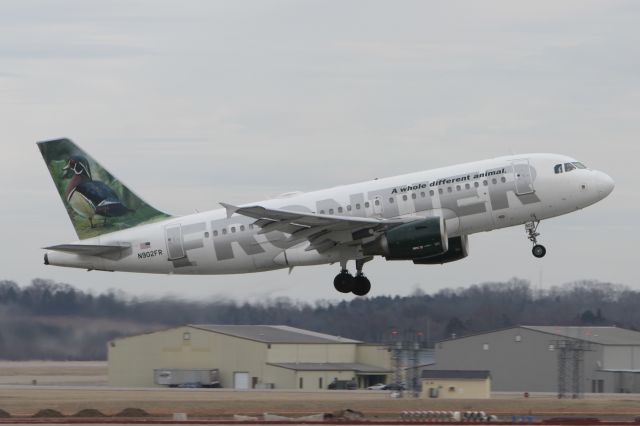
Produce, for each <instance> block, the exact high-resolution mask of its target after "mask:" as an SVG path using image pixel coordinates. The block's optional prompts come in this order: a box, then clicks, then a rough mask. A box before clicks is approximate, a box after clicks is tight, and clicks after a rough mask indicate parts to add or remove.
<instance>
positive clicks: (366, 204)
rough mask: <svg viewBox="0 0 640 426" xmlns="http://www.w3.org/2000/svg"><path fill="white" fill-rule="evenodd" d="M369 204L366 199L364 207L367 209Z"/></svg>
mask: <svg viewBox="0 0 640 426" xmlns="http://www.w3.org/2000/svg"><path fill="white" fill-rule="evenodd" d="M369 206H371V204H369V202H368V201H366V202H365V203H364V208H366V209H368V208H369Z"/></svg>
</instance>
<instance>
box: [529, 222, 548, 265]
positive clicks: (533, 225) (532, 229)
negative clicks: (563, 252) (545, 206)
mask: <svg viewBox="0 0 640 426" xmlns="http://www.w3.org/2000/svg"><path fill="white" fill-rule="evenodd" d="M538 225H540V221H539V220H537V219H535V220H532V221H530V222H527V223H525V224H524V229H525V231H526V232H527V238H528V239H529V241H531V242H532V243H533V248H532V249H531V253H532V254H533V255H534V256H535V257H537V258H542V257H544V255H545V254H547V249H546V248H545V246H543V245H542V244H538V237H539V236H540V233H539V232H538Z"/></svg>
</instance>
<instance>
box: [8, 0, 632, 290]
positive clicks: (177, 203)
mask: <svg viewBox="0 0 640 426" xmlns="http://www.w3.org/2000/svg"><path fill="white" fill-rule="evenodd" d="M638 22H640V2H637V1H611V0H607V1H586V0H576V1H556V0H553V1H540V0H536V1H531V2H524V1H522V2H521V1H519V2H514V1H509V0H507V1H483V2H479V1H450V0H447V1H441V2H436V1H401V2H399V1H387V2H379V1H370V0H366V1H364V0H363V1H344V0H341V1H334V2H328V1H299V0H296V1H266V0H260V1H237V0H233V1H232V0H229V1H208V0H207V1H173V2H169V1H157V0H153V1H151V0H150V1H131V0H126V1H108V2H107V1H103V2H97V1H92V2H88V1H86V0H77V1H54V2H52V1H29V0H13V1H12V0H7V1H3V2H2V3H0V129H1V130H2V137H1V138H0V140H1V141H2V142H1V146H2V148H3V153H2V155H0V182H2V183H1V184H0V214H1V218H2V221H1V222H0V230H1V234H2V244H1V245H0V259H1V260H0V266H1V267H0V279H12V280H16V281H17V282H18V283H19V284H21V285H27V284H28V283H29V282H30V280H31V279H33V278H36V277H43V278H52V279H55V280H57V281H63V282H68V283H70V284H73V285H76V286H78V287H80V288H83V289H87V290H89V289H91V290H94V291H96V292H99V291H103V290H105V289H108V288H116V289H122V290H124V291H126V292H127V293H130V294H133V295H154V296H160V295H165V294H173V295H176V296H180V297H185V298H217V297H227V298H235V299H238V300H251V301H255V300H264V298H266V297H272V298H273V297H280V296H287V297H291V298H294V299H299V300H305V301H311V300H315V299H339V298H340V297H342V296H341V295H339V294H338V293H337V292H335V290H334V289H333V285H332V280H333V277H334V275H335V274H336V273H337V272H338V267H337V266H336V265H334V266H317V267H307V268H296V269H294V271H293V273H292V274H291V275H288V274H287V271H286V270H283V271H275V272H268V273H260V274H246V275H237V276H205V277H181V276H171V277H169V276H154V275H140V274H129V273H107V272H86V271H82V270H75V269H66V268H55V267H45V266H44V265H42V255H43V251H42V250H41V249H40V247H43V246H47V245H52V244H56V243H63V242H69V241H72V240H74V239H75V233H74V230H73V227H72V226H71V223H70V222H69V219H68V217H67V214H66V212H65V210H64V208H63V206H62V202H61V201H60V199H59V197H58V195H57V193H56V191H55V189H54V186H53V183H52V181H51V178H50V176H49V175H48V172H47V170H46V168H45V166H44V163H43V161H42V159H41V157H40V154H39V152H38V150H37V148H36V145H35V142H36V141H38V140H45V139H52V138H57V137H69V138H71V139H73V140H74V141H75V142H76V143H78V144H79V145H81V146H82V147H83V148H84V149H85V150H86V151H87V152H88V153H90V154H91V155H92V156H93V157H94V158H95V159H97V160H98V161H99V162H100V163H102V165H104V166H106V167H107V168H108V169H109V170H110V171H111V172H112V173H113V174H115V175H116V176H118V177H119V178H120V179H121V180H123V181H124V182H125V183H126V184H127V185H128V186H129V187H130V188H132V189H133V190H134V191H136V192H137V193H138V194H139V195H141V196H142V197H143V198H145V199H146V200H147V201H148V202H149V203H151V204H152V205H154V206H156V207H158V208H160V209H162V210H165V211H168V212H170V213H174V214H188V213H191V212H193V211H195V210H200V211H203V210H207V209H212V208H217V207H218V203H219V202H229V203H242V202H250V201H256V200H261V199H264V198H268V197H270V196H274V195H277V194H280V193H283V192H287V191H293V190H300V191H309V190H315V189H321V188H324V187H329V186H334V185H338V184H346V183H352V182H357V181H362V180H367V179H370V178H373V177H384V176H391V175H395V174H402V173H407V172H413V171H419V170H426V169H430V168H435V167H440V166H445V165H450V164H455V163H461V162H465V161H472V160H478V159H484V158H490V157H494V156H499V155H504V154H510V153H526V152H556V153H562V154H567V155H570V156H573V157H575V158H577V159H579V160H580V161H583V162H584V163H585V164H587V165H588V166H589V167H592V168H595V169H600V170H603V171H605V172H606V173H608V174H610V175H611V176H612V177H613V178H614V179H615V181H616V184H617V185H616V189H615V191H614V192H613V193H612V194H611V195H610V196H609V197H608V198H607V199H605V200H604V201H603V202H600V203H598V204H596V205H594V206H592V207H589V208H587V209H585V210H583V211H580V212H577V213H573V214H570V215H567V216H563V217H559V218H555V219H550V220H547V221H544V222H543V223H542V225H541V231H542V239H541V241H542V243H544V244H545V245H546V246H547V249H548V254H547V257H545V258H544V259H543V260H537V259H535V258H533V256H532V255H531V252H530V248H531V247H530V243H529V242H528V241H527V239H526V237H525V233H524V230H523V229H522V227H516V228H509V229H507V230H501V231H495V232H491V233H485V234H480V235H473V236H471V238H470V251H471V255H470V257H469V258H467V259H465V260H463V261H460V262H456V263H452V264H449V265H445V266H416V265H413V264H412V263H411V262H385V261H384V260H382V259H378V260H375V261H374V262H371V263H369V264H367V265H366V269H365V272H366V273H367V275H368V276H369V278H370V279H371V281H372V284H373V289H372V291H371V293H370V294H371V295H374V296H375V295H381V294H392V295H396V294H399V295H406V294H410V293H411V292H413V291H414V290H415V289H417V288H420V289H423V290H424V291H427V292H432V291H436V290H438V289H440V288H443V287H458V286H467V285H469V284H472V283H479V282H484V281H493V280H507V279H509V278H511V277H520V278H524V279H529V280H531V281H532V283H533V284H534V285H536V286H538V285H542V286H543V287H545V288H548V287H550V286H552V285H559V284H562V283H565V282H569V281H574V280H579V279H591V278H593V279H598V280H602V281H610V282H615V283H620V284H626V285H628V286H630V287H632V288H635V289H640V282H639V280H638V270H639V268H638V267H637V262H638V254H637V241H638V239H639V238H640V231H639V230H640V226H639V224H638V220H639V219H638V218H640V197H638V187H639V184H640V178H639V177H638V169H639V168H638V159H639V158H640V143H639V140H638V139H639V137H640V26H639V25H638ZM347 298H348V299H349V298H351V296H348V297H347Z"/></svg>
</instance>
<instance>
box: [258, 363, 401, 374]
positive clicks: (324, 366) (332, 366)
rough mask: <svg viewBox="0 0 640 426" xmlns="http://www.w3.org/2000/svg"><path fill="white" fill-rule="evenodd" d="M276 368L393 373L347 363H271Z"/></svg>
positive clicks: (370, 366) (365, 365) (380, 368)
mask: <svg viewBox="0 0 640 426" xmlns="http://www.w3.org/2000/svg"><path fill="white" fill-rule="evenodd" d="M269 365H273V366H274V367H281V368H286V369H288V370H296V371H355V372H356V373H381V374H382V373H391V370H388V369H385V368H382V367H376V366H374V365H368V364H360V363H346V362H324V363H316V362H281V363H269Z"/></svg>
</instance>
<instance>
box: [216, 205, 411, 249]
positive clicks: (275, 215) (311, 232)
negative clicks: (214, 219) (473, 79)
mask: <svg viewBox="0 0 640 426" xmlns="http://www.w3.org/2000/svg"><path fill="white" fill-rule="evenodd" d="M221 204H222V205H223V206H224V207H225V208H226V209H227V216H229V217H230V216H232V215H233V214H240V215H243V216H247V217H251V218H254V219H256V221H255V222H254V225H255V226H257V227H259V228H261V229H260V232H259V233H260V234H266V233H269V232H272V231H281V232H284V233H286V234H289V236H288V237H287V239H286V240H285V241H286V242H287V243H292V244H294V243H298V242H300V241H302V240H307V241H309V246H308V247H307V248H306V249H305V250H306V251H311V250H317V251H318V252H324V251H327V250H331V249H333V248H334V247H336V246H338V245H357V244H360V243H361V242H362V240H364V239H367V238H372V237H374V236H375V235H376V233H377V232H379V231H382V230H384V229H387V228H388V227H393V226H396V225H399V224H402V223H407V222H410V221H412V220H415V219H416V218H411V219H407V218H403V219H376V218H366V217H356V216H336V215H325V214H316V213H307V212H296V211H288V210H279V209H269V208H266V207H262V206H257V205H256V206H245V207H236V206H232V205H230V204H225V203H221Z"/></svg>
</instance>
